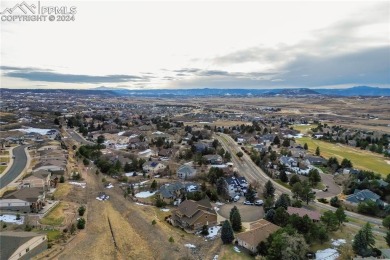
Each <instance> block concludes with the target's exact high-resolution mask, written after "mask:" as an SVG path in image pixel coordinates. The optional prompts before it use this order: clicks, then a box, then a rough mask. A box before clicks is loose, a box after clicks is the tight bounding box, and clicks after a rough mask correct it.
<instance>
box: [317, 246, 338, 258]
mask: <svg viewBox="0 0 390 260" xmlns="http://www.w3.org/2000/svg"><path fill="white" fill-rule="evenodd" d="M338 257H339V253H338V252H337V250H336V249H333V248H327V249H324V250H318V251H317V252H316V260H336V259H337V258H338Z"/></svg>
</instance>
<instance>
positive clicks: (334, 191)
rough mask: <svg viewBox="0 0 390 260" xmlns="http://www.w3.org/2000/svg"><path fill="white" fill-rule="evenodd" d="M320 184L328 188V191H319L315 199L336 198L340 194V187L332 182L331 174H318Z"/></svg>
mask: <svg viewBox="0 0 390 260" xmlns="http://www.w3.org/2000/svg"><path fill="white" fill-rule="evenodd" d="M320 176H321V182H322V183H323V184H325V185H326V186H328V191H322V190H319V191H317V193H316V197H317V199H319V198H329V197H334V196H337V195H339V194H340V193H341V187H340V186H339V185H337V184H336V183H335V182H334V179H333V175H332V174H326V173H320Z"/></svg>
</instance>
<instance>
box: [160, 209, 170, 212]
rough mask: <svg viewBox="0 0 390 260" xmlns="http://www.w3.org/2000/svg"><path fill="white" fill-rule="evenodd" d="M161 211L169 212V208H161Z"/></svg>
mask: <svg viewBox="0 0 390 260" xmlns="http://www.w3.org/2000/svg"><path fill="white" fill-rule="evenodd" d="M160 210H161V211H164V212H168V211H169V209H160Z"/></svg>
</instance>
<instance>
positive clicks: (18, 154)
mask: <svg viewBox="0 0 390 260" xmlns="http://www.w3.org/2000/svg"><path fill="white" fill-rule="evenodd" d="M27 146H28V145H22V146H18V147H16V148H14V149H13V150H12V153H13V156H15V159H14V162H13V164H12V166H11V168H9V170H8V171H7V172H6V173H4V174H3V175H2V176H1V177H0V189H2V188H4V187H5V186H7V185H8V184H10V183H11V182H13V181H14V180H15V179H16V178H17V177H18V176H19V175H20V174H21V173H22V171H23V170H24V168H25V167H26V165H27V155H26V152H25V151H24V148H25V147H27Z"/></svg>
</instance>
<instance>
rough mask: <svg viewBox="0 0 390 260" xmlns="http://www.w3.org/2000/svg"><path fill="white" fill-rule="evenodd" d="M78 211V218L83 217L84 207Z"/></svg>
mask: <svg viewBox="0 0 390 260" xmlns="http://www.w3.org/2000/svg"><path fill="white" fill-rule="evenodd" d="M78 211H79V216H80V217H82V216H84V213H85V207H84V206H81V207H80V208H79V209H78Z"/></svg>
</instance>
